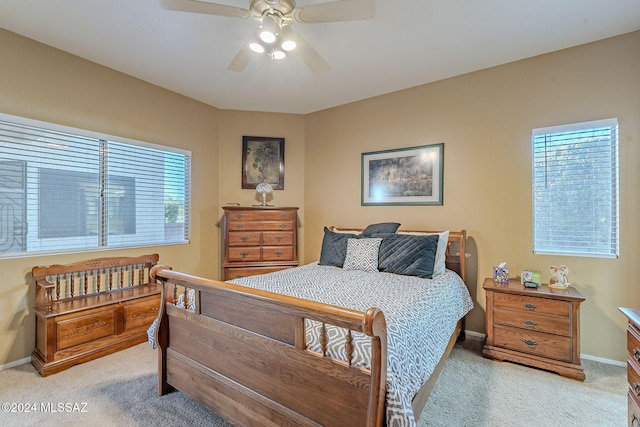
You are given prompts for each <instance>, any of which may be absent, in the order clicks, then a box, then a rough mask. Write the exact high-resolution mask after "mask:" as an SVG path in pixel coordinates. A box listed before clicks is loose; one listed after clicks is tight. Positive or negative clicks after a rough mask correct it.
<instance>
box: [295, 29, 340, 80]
mask: <svg viewBox="0 0 640 427" xmlns="http://www.w3.org/2000/svg"><path fill="white" fill-rule="evenodd" d="M290 32H291V36H292V38H293V40H295V42H296V49H295V50H294V51H293V52H291V53H292V54H293V55H296V56H299V57H300V59H302V61H303V62H304V63H305V64H306V65H307V67H309V69H310V70H311V71H313V72H314V73H315V74H324V73H327V72H329V70H331V66H330V65H329V64H328V63H327V61H325V60H324V58H323V57H322V56H320V54H319V53H318V51H317V50H315V49H314V48H313V47H312V46H311V45H310V44H309V43H307V42H306V40H305V39H303V38H302V36H300V34H298V33H297V32H295V31H293V30H290Z"/></svg>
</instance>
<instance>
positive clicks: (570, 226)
mask: <svg viewBox="0 0 640 427" xmlns="http://www.w3.org/2000/svg"><path fill="white" fill-rule="evenodd" d="M532 146H533V251H534V253H537V254H563V255H577V256H594V257H617V256H618V252H619V250H618V248H619V244H618V238H619V231H618V121H617V120H616V119H606V120H598V121H592V122H585V123H577V124H571V125H564V126H554V127H549V128H543V129H534V130H533V132H532Z"/></svg>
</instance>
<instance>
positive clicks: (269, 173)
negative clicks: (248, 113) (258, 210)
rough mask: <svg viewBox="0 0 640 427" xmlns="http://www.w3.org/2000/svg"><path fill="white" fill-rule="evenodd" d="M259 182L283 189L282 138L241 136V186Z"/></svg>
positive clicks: (251, 186) (253, 186)
mask: <svg viewBox="0 0 640 427" xmlns="http://www.w3.org/2000/svg"><path fill="white" fill-rule="evenodd" d="M261 182H266V183H267V184H270V185H271V186H272V187H273V189H274V190H284V138H269V137H264V136H243V137H242V188H256V186H257V185H258V184H260V183H261Z"/></svg>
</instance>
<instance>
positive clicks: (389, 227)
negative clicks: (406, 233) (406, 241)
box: [360, 222, 400, 237]
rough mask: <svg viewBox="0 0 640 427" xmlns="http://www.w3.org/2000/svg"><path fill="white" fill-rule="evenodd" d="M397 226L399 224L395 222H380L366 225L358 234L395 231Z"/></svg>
mask: <svg viewBox="0 0 640 427" xmlns="http://www.w3.org/2000/svg"><path fill="white" fill-rule="evenodd" d="M398 227H400V224H399V223H397V222H380V223H378V224H371V225H368V226H367V228H365V229H364V230H362V233H360V234H361V235H362V236H365V237H371V235H373V234H380V233H395V232H396V230H397V229H398Z"/></svg>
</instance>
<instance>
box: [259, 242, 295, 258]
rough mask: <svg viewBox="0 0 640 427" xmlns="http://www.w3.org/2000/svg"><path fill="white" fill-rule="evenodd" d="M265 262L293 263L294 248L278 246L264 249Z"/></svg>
mask: <svg viewBox="0 0 640 427" xmlns="http://www.w3.org/2000/svg"><path fill="white" fill-rule="evenodd" d="M262 260H263V261H291V260H293V248H292V247H291V246H276V247H267V246H265V247H263V248H262Z"/></svg>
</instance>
